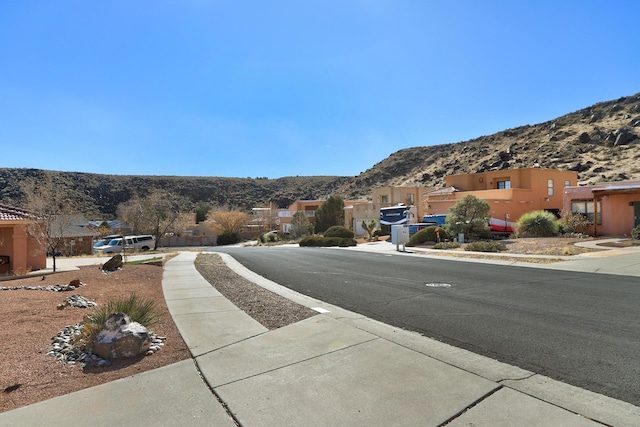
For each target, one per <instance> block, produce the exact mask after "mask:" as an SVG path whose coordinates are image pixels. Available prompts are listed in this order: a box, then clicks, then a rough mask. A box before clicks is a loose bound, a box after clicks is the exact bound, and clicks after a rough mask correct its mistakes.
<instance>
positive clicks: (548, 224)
mask: <svg viewBox="0 0 640 427" xmlns="http://www.w3.org/2000/svg"><path fill="white" fill-rule="evenodd" d="M515 232H516V235H517V236H518V237H527V236H532V237H551V236H557V235H558V219H557V218H556V216H555V215H554V214H552V213H551V212H547V211H533V212H527V213H526V214H524V215H522V216H521V217H520V219H519V220H518V222H517V223H516V225H515Z"/></svg>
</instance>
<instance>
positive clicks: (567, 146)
mask: <svg viewBox="0 0 640 427" xmlns="http://www.w3.org/2000/svg"><path fill="white" fill-rule="evenodd" d="M639 138H640V93H639V94H636V95H633V96H628V97H623V98H620V99H617V100H615V101H608V102H601V103H598V104H595V105H593V106H591V107H588V108H584V109H582V110H579V111H576V112H573V113H569V114H567V115H564V116H562V117H558V118H557V119H555V120H551V121H548V122H544V123H540V124H536V125H526V126H521V127H518V128H515V129H508V130H505V131H502V132H498V133H496V134H493V135H489V136H481V137H479V138H476V139H473V140H470V141H465V142H458V143H453V144H443V145H434V146H426V147H415V148H407V149H404V150H400V151H398V152H396V153H394V154H392V155H391V156H389V157H388V158H386V159H384V160H383V161H381V162H380V163H378V164H376V165H374V166H373V167H372V168H371V169H369V170H367V171H365V172H363V173H361V174H360V175H359V176H357V177H355V178H354V179H353V181H352V182H350V183H348V184H347V185H346V186H342V187H340V192H341V193H343V194H345V195H347V196H349V197H359V196H365V195H366V194H369V192H370V189H371V188H375V187H381V186H418V185H421V186H435V187H440V186H443V185H444V177H445V176H446V175H454V174H461V173H476V172H484V171H490V170H499V169H511V168H528V167H541V168H554V169H561V170H572V171H576V172H578V179H579V183H580V184H581V185H583V184H588V183H595V182H601V181H621V180H627V179H640V139H639Z"/></svg>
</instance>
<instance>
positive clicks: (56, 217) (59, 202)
mask: <svg viewBox="0 0 640 427" xmlns="http://www.w3.org/2000/svg"><path fill="white" fill-rule="evenodd" d="M21 187H22V191H23V194H24V198H23V206H24V208H25V209H27V210H29V211H31V212H33V213H34V214H35V215H36V216H35V217H34V220H33V221H32V222H30V223H29V224H28V225H27V226H26V231H27V233H29V234H30V235H31V236H32V237H33V238H34V239H35V240H36V242H38V248H39V249H38V250H39V251H41V252H39V253H42V252H44V253H46V254H49V255H51V257H52V259H53V271H54V272H55V271H56V255H57V254H58V252H59V251H60V250H61V249H62V245H63V243H64V240H65V235H66V231H67V230H68V229H69V228H70V227H71V225H73V224H72V223H73V215H75V214H76V213H77V211H76V206H75V202H74V199H73V197H71V195H70V194H71V192H70V191H69V190H68V188H67V186H66V184H65V183H63V182H59V181H57V180H56V179H55V178H54V176H52V175H50V174H46V173H45V175H44V176H43V177H42V179H39V180H36V179H34V178H27V179H25V180H24V181H23V182H22V184H21Z"/></svg>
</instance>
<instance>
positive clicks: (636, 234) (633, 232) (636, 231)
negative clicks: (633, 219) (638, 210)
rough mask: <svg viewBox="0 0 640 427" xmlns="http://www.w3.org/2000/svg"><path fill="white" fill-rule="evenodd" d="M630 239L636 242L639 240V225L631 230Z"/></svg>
mask: <svg viewBox="0 0 640 427" xmlns="http://www.w3.org/2000/svg"><path fill="white" fill-rule="evenodd" d="M631 237H633V238H634V239H636V240H640V225H637V226H636V227H635V228H634V229H633V230H631Z"/></svg>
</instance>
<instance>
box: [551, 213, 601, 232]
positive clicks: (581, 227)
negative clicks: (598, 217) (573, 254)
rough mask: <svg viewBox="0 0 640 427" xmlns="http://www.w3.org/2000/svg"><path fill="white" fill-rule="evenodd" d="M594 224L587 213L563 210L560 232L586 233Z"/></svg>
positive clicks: (559, 225) (559, 222)
mask: <svg viewBox="0 0 640 427" xmlns="http://www.w3.org/2000/svg"><path fill="white" fill-rule="evenodd" d="M592 225H593V223H592V222H591V221H590V220H589V218H587V217H586V216H585V215H582V214H579V213H573V212H569V211H562V213H561V216H560V220H559V221H558V232H559V233H560V234H571V233H584V232H586V231H587V230H589V228H590V227H591V226H592Z"/></svg>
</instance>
